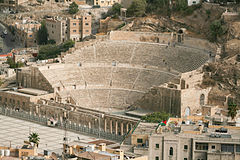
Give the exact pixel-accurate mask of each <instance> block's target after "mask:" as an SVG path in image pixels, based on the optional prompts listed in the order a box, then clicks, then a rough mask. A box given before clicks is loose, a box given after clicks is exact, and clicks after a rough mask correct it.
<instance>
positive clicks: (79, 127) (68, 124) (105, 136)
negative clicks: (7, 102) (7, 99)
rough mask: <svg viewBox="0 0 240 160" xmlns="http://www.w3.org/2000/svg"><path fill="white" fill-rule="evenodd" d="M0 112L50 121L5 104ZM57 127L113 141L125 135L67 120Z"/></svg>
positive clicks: (25, 118)
mask: <svg viewBox="0 0 240 160" xmlns="http://www.w3.org/2000/svg"><path fill="white" fill-rule="evenodd" d="M0 114H1V115H4V116H9V117H13V118H17V119H22V120H26V121H30V122H34V123H38V124H41V125H45V126H47V122H48V118H47V117H45V116H38V115H34V114H31V113H29V112H24V111H21V112H19V111H16V110H13V109H9V108H6V107H3V106H0ZM55 127H57V128H60V129H67V130H68V131H72V132H77V133H79V134H87V135H90V136H95V137H99V138H103V139H108V140H113V141H117V142H120V141H122V139H123V137H124V135H123V136H121V135H116V134H111V133H108V132H104V131H102V130H100V131H99V129H95V128H88V127H85V126H82V125H80V124H76V123H71V121H66V122H64V123H63V122H60V121H58V122H57V123H56V126H55Z"/></svg>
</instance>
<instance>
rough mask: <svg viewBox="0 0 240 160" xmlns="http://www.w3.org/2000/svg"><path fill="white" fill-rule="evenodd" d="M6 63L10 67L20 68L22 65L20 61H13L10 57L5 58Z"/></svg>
mask: <svg viewBox="0 0 240 160" xmlns="http://www.w3.org/2000/svg"><path fill="white" fill-rule="evenodd" d="M7 64H8V65H9V67H10V68H20V67H23V66H24V64H23V63H22V62H17V63H15V62H14V60H13V59H12V58H11V57H8V58H7Z"/></svg>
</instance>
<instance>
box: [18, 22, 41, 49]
mask: <svg viewBox="0 0 240 160" xmlns="http://www.w3.org/2000/svg"><path fill="white" fill-rule="evenodd" d="M14 27H15V29H16V35H17V38H18V39H19V40H20V41H21V42H22V43H23V44H24V46H25V47H36V46H37V40H36V34H37V31H38V30H39V28H40V27H41V24H40V23H39V22H37V21H32V20H22V21H21V22H16V23H15V25H14Z"/></svg>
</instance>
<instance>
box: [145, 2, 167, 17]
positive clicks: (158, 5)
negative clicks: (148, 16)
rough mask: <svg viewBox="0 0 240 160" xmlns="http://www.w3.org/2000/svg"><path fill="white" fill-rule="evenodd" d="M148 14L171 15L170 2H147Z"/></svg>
mask: <svg viewBox="0 0 240 160" xmlns="http://www.w3.org/2000/svg"><path fill="white" fill-rule="evenodd" d="M146 12H147V13H152V14H165V15H169V16H170V14H171V12H170V5H169V1H168V0H147V8H146Z"/></svg>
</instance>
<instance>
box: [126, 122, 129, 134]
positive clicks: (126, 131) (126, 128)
mask: <svg viewBox="0 0 240 160" xmlns="http://www.w3.org/2000/svg"><path fill="white" fill-rule="evenodd" d="M126 130H127V131H126V132H128V130H129V129H128V123H127V124H126Z"/></svg>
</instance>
